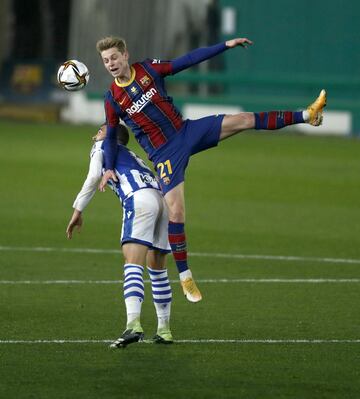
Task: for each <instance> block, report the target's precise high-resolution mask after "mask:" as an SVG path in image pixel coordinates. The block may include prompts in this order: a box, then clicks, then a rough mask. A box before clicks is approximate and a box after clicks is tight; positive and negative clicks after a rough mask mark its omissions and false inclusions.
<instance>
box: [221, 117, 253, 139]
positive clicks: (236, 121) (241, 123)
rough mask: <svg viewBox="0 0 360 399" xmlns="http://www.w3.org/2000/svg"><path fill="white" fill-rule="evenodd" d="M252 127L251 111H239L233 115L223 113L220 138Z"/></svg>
mask: <svg viewBox="0 0 360 399" xmlns="http://www.w3.org/2000/svg"><path fill="white" fill-rule="evenodd" d="M254 127H255V117H254V113H253V112H240V113H238V114H235V115H225V116H224V119H223V121H222V124H221V132H220V140H223V139H225V138H227V137H230V136H232V135H233V134H236V133H239V132H241V131H243V130H246V129H252V128H254Z"/></svg>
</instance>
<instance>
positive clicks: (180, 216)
mask: <svg viewBox="0 0 360 399" xmlns="http://www.w3.org/2000/svg"><path fill="white" fill-rule="evenodd" d="M169 220H170V221H172V222H175V223H184V222H185V210H184V209H183V208H182V207H173V209H169Z"/></svg>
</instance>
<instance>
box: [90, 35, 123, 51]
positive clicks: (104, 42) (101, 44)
mask: <svg viewBox="0 0 360 399" xmlns="http://www.w3.org/2000/svg"><path fill="white" fill-rule="evenodd" d="M113 47H116V48H117V49H118V50H119V51H120V53H121V54H124V53H125V51H126V42H125V40H124V39H123V38H121V37H116V36H107V37H104V38H103V39H100V40H99V41H98V42H97V43H96V50H97V52H98V53H99V54H101V52H102V51H105V50H109V48H113Z"/></svg>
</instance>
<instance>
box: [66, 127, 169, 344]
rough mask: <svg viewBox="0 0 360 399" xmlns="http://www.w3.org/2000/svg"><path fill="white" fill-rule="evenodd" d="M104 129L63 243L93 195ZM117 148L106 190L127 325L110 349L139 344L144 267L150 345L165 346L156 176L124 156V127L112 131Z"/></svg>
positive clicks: (163, 225)
mask: <svg viewBox="0 0 360 399" xmlns="http://www.w3.org/2000/svg"><path fill="white" fill-rule="evenodd" d="M105 136H106V127H105V125H104V126H102V127H101V128H100V129H99V131H98V133H97V135H96V136H94V137H93V139H94V141H95V143H94V145H93V147H92V149H91V152H90V166H89V172H88V175H87V177H86V180H85V182H84V184H83V186H82V189H81V191H80V192H79V194H78V195H77V197H76V199H75V202H74V204H73V208H74V211H73V215H72V217H71V219H70V221H69V224H68V226H67V229H66V234H67V237H68V238H69V239H71V238H72V235H73V230H74V228H77V229H80V228H81V226H82V212H83V210H84V209H85V207H86V206H87V205H88V203H89V201H90V200H91V198H92V197H93V195H94V194H95V192H96V190H97V186H98V184H99V182H100V179H101V176H102V171H103V158H104V155H103V140H104V138H105ZM117 136H118V137H119V144H118V145H117V156H116V159H115V169H114V170H115V173H116V176H117V182H112V181H109V185H110V186H111V188H112V189H113V191H114V192H115V194H116V195H117V196H118V197H119V199H120V202H121V203H122V207H123V225H122V232H121V245H122V251H123V254H124V258H125V265H124V298H125V305H126V312H127V324H126V329H125V331H124V333H123V334H122V335H121V336H120V338H118V339H117V340H116V341H114V342H113V343H112V344H111V345H110V346H111V347H113V348H120V347H125V346H127V345H128V344H130V343H133V342H138V341H141V340H142V339H143V337H144V332H143V329H142V327H141V323H140V314H141V305H142V302H143V300H144V281H143V270H144V268H145V267H146V265H147V270H148V273H149V276H150V280H151V285H152V296H153V302H154V306H155V309H156V313H157V317H158V328H157V333H156V335H155V337H154V342H155V343H161V344H171V343H172V342H173V338H172V335H171V331H170V310H171V299H172V293H171V287H170V283H169V278H168V273H167V269H166V268H165V260H166V254H167V253H169V252H171V248H170V245H169V242H168V236H167V228H168V214H167V209H166V205H165V202H164V198H163V196H162V194H161V190H160V187H159V184H158V182H157V179H156V177H155V176H154V174H153V173H152V172H151V170H150V169H149V168H148V167H147V166H146V164H145V163H144V162H143V161H142V159H140V158H139V157H137V156H136V155H135V154H134V153H133V152H131V151H129V150H128V148H127V147H125V145H126V144H127V142H128V140H129V133H128V131H127V129H126V127H125V126H122V125H119V126H118V127H117Z"/></svg>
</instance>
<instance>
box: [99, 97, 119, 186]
mask: <svg viewBox="0 0 360 399" xmlns="http://www.w3.org/2000/svg"><path fill="white" fill-rule="evenodd" d="M105 114H106V138H105V141H104V157H105V173H104V175H103V177H102V179H101V182H100V184H99V190H100V191H105V186H106V183H107V182H108V180H110V179H112V180H114V181H118V180H117V177H116V174H115V171H114V169H115V160H116V155H117V127H118V124H119V115H118V112H117V110H116V105H115V101H114V99H113V97H112V94H111V92H110V91H108V92H107V93H106V95H105Z"/></svg>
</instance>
